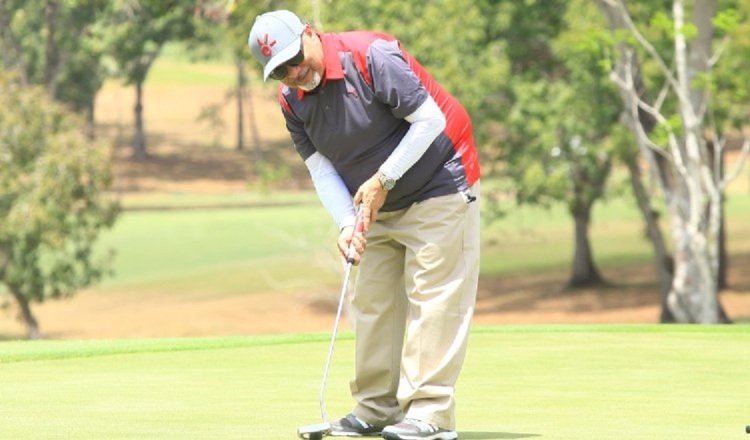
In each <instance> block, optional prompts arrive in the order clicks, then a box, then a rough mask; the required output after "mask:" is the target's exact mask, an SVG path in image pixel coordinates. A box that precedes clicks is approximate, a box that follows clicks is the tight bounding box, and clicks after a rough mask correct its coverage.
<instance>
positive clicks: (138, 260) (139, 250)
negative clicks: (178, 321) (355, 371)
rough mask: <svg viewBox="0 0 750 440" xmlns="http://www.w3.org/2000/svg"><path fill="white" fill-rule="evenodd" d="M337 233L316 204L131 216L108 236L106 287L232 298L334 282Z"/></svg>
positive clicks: (124, 217) (327, 217)
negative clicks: (110, 256)
mask: <svg viewBox="0 0 750 440" xmlns="http://www.w3.org/2000/svg"><path fill="white" fill-rule="evenodd" d="M335 232H336V231H335V227H334V226H333V225H332V222H331V220H330V217H329V216H328V214H327V213H326V212H325V211H324V210H323V209H322V208H320V207H318V206H317V205H312V206H311V205H308V204H304V205H295V206H277V207H249V208H244V209H205V210H186V211H154V212H126V213H125V214H124V215H123V216H122V218H121V219H120V220H119V221H118V223H117V224H116V226H115V227H114V229H113V230H111V231H109V232H107V233H106V234H105V235H104V236H103V239H102V243H101V245H102V248H111V249H115V250H116V256H115V260H114V276H113V277H112V278H110V279H107V280H105V282H104V283H103V285H102V288H103V289H107V288H111V287H118V288H124V287H127V288H129V289H132V290H136V291H137V290H138V289H143V290H151V291H153V290H155V289H157V290H163V291H164V292H165V293H168V292H170V291H172V290H174V291H179V292H180V293H184V292H185V289H194V290H201V291H205V290H206V289H208V290H209V291H211V290H212V291H214V292H216V293H229V294H232V293H248V292H254V291H269V290H274V289H276V290H285V289H299V288H303V287H304V285H305V283H306V282H308V281H309V280H312V281H314V282H315V283H320V282H323V283H325V282H331V283H332V282H334V279H338V272H337V259H336V255H335V252H334V251H335V249H334V247H333V243H335V241H334V240H335ZM326 244H328V246H326Z"/></svg>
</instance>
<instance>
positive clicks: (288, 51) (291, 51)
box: [263, 36, 302, 81]
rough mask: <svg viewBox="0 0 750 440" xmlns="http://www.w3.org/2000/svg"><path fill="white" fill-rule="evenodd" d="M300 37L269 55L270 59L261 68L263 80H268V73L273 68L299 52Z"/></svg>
mask: <svg viewBox="0 0 750 440" xmlns="http://www.w3.org/2000/svg"><path fill="white" fill-rule="evenodd" d="M301 39H302V37H301V36H300V37H299V38H296V39H294V41H292V42H291V43H289V45H287V47H285V48H283V49H282V50H280V51H279V52H278V53H277V54H276V55H274V56H273V57H271V59H270V60H268V62H267V63H266V66H265V67H264V68H263V81H266V80H268V75H270V74H271V72H273V69H275V68H277V67H279V66H280V65H282V64H284V63H286V62H287V61H289V60H291V59H292V58H294V56H295V55H297V53H298V52H299V48H300V40H301Z"/></svg>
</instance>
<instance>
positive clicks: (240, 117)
mask: <svg viewBox="0 0 750 440" xmlns="http://www.w3.org/2000/svg"><path fill="white" fill-rule="evenodd" d="M234 62H235V64H234V65H235V66H236V68H237V90H236V91H235V95H236V97H237V151H242V150H244V149H245V112H244V106H245V103H244V100H243V99H242V96H243V95H244V93H245V83H246V81H245V63H244V61H243V60H242V58H240V57H239V56H237V57H235V60H234Z"/></svg>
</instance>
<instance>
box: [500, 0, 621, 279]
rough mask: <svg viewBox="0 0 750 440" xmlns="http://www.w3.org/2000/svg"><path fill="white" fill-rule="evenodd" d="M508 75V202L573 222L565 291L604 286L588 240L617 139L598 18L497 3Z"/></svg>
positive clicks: (587, 12)
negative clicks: (555, 211) (561, 212)
mask: <svg viewBox="0 0 750 440" xmlns="http://www.w3.org/2000/svg"><path fill="white" fill-rule="evenodd" d="M503 8H504V9H505V13H506V14H508V16H509V19H508V20H507V22H506V23H507V27H506V28H505V29H502V30H501V31H500V32H499V35H498V38H504V39H507V40H508V48H509V50H508V52H507V56H508V58H509V59H510V61H511V71H512V72H513V74H512V75H510V77H509V78H508V79H507V80H506V81H505V84H506V87H507V92H506V93H507V96H508V100H507V106H508V109H509V111H508V112H507V114H505V115H503V123H504V125H505V128H506V131H507V134H506V135H505V138H504V142H503V144H502V146H501V147H500V148H498V151H500V153H501V154H500V158H501V159H503V160H504V161H505V162H506V164H507V167H506V168H505V169H504V170H503V174H504V175H505V176H506V177H508V178H509V180H510V181H511V186H512V188H513V190H514V193H515V198H516V202H517V203H519V204H533V205H542V206H548V205H550V204H553V203H558V202H563V203H565V205H566V206H567V208H568V211H569V212H570V214H571V218H572V219H573V223H574V240H575V241H574V251H573V262H572V268H571V276H570V279H569V281H568V286H569V287H583V286H591V285H597V284H601V283H604V279H603V277H602V276H601V274H600V272H599V270H598V268H597V266H596V264H595V261H594V258H593V252H592V247H591V244H590V239H589V229H590V224H591V221H592V209H593V206H594V204H595V202H596V201H598V200H600V199H602V198H603V197H604V195H605V188H606V187H605V185H606V183H607V180H608V178H609V175H610V170H611V169H612V164H613V161H614V159H615V155H616V152H617V150H618V149H619V148H620V145H621V138H622V136H621V135H620V133H618V132H617V130H615V129H614V127H615V126H616V124H617V116H618V113H619V106H618V101H617V94H616V89H615V87H613V86H612V84H610V83H609V82H608V81H607V79H606V77H605V76H604V75H602V69H601V65H600V64H601V63H600V60H601V57H602V52H603V50H602V47H601V46H600V45H598V44H596V39H595V38H592V34H596V33H598V32H601V26H602V25H601V23H600V21H601V19H600V18H599V17H598V14H597V11H596V9H595V8H592V7H591V6H590V5H588V4H587V3H585V2H572V3H571V2H524V3H506V4H504V5H503Z"/></svg>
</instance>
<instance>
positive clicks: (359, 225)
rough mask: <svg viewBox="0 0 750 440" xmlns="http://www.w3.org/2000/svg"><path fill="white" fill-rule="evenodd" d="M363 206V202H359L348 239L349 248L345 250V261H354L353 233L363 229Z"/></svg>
mask: <svg viewBox="0 0 750 440" xmlns="http://www.w3.org/2000/svg"><path fill="white" fill-rule="evenodd" d="M364 206H365V204H364V203H360V204H359V206H358V207H357V220H356V221H355V223H354V229H352V237H351V239H350V241H349V249H347V251H346V262H347V263H354V253H355V252H356V249H354V243H353V242H352V241H353V240H354V234H356V233H357V232H362V231H364V226H365V222H364V220H363V219H362V209H363V208H364Z"/></svg>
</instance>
